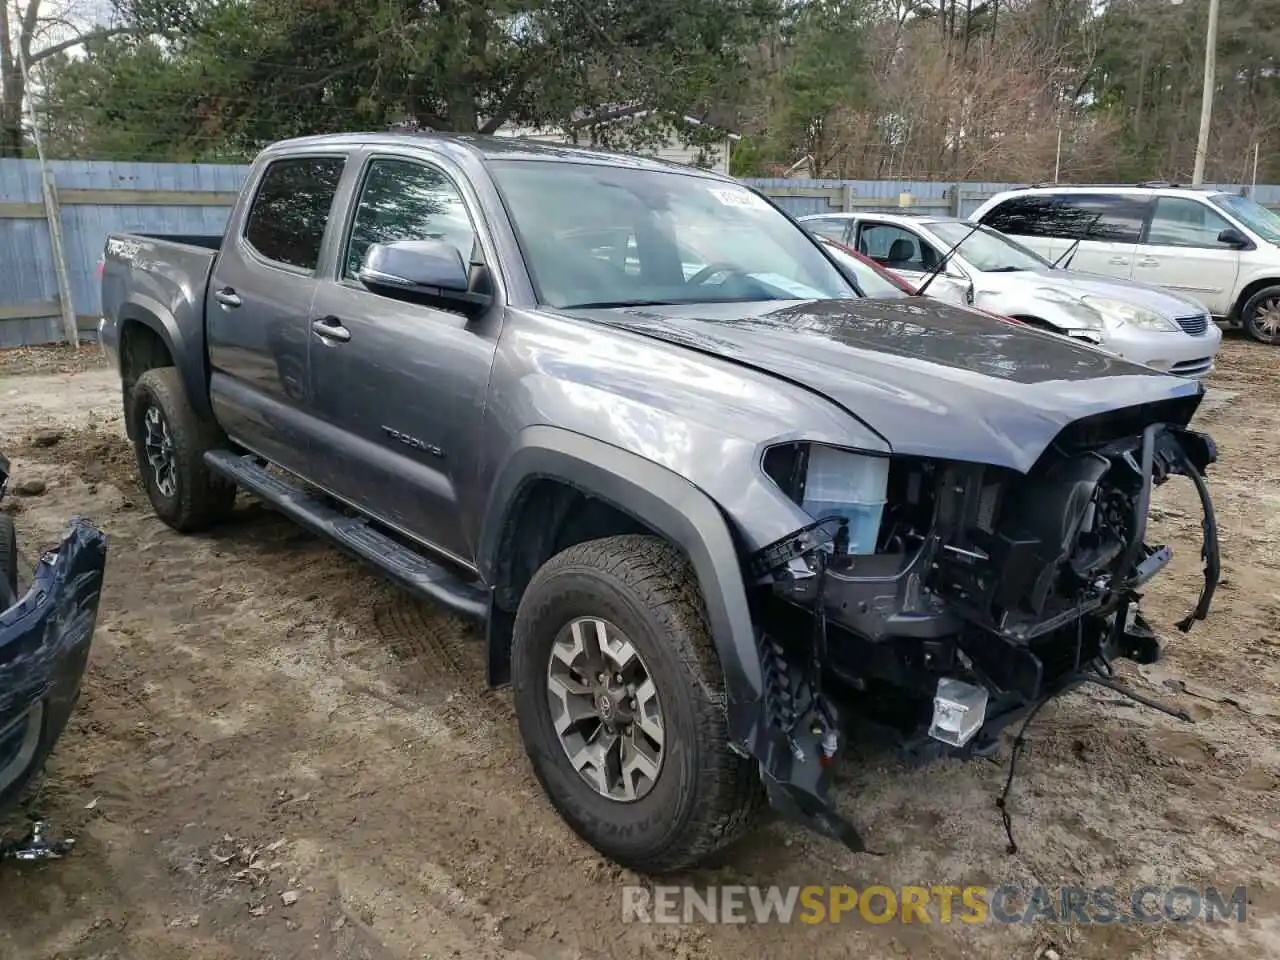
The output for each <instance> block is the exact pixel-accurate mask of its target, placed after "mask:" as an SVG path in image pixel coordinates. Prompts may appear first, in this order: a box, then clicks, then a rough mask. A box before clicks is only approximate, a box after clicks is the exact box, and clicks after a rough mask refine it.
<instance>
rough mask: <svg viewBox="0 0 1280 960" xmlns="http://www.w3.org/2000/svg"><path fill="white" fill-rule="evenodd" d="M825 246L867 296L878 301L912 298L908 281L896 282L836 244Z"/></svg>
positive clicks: (825, 243) (825, 244) (826, 244)
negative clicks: (847, 270)
mask: <svg viewBox="0 0 1280 960" xmlns="http://www.w3.org/2000/svg"><path fill="white" fill-rule="evenodd" d="M823 246H824V247H826V248H827V253H829V254H831V256H833V257H835V259H836V260H837V261H838V262H839V263H841V264H842V265H844V266H845V267H847V268H848V269H849V272H850V273H852V274H853V277H854V279H855V280H857V282H858V287H859V289H861V290H862V292H863V293H864V294H865V295H866V296H868V297H872V298H874V299H877V300H888V299H893V298H897V297H909V296H911V291H910V289H908V287H907V286H906V281H903V280H898V281H895V280H894V279H892V278H891V277H889V276H888V275H886V273H885V272H883V271H881V270H878V269H877V268H875V267H873V266H871V265H870V264H869V263H866V262H864V261H862V260H859V259H858V258H857V257H855V256H854V255H853V254H851V253H849V252H847V251H845V250H842V249H841V248H840V247H839V246H837V245H836V244H834V243H830V242H824V243H823Z"/></svg>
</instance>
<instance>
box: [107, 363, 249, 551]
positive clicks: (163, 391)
mask: <svg viewBox="0 0 1280 960" xmlns="http://www.w3.org/2000/svg"><path fill="white" fill-rule="evenodd" d="M129 424H130V427H131V428H132V431H131V432H132V434H133V450H134V455H135V457H136V459H137V462H138V475H139V476H140V477H141V478H142V483H143V486H145V487H146V489H147V498H148V499H149V500H150V501H151V507H152V509H153V510H155V513H156V516H157V517H159V518H160V519H161V520H163V521H164V522H165V523H167V524H168V525H169V526H171V527H173V529H175V530H178V531H180V532H182V533H190V532H193V531H196V530H201V529H203V528H205V527H207V526H209V525H211V524H213V523H216V522H217V521H219V520H222V519H223V518H225V517H226V516H227V515H228V514H229V513H230V512H231V508H232V505H233V504H234V502H235V498H236V488H235V486H234V484H231V483H229V482H227V481H226V480H225V479H223V478H222V477H220V476H218V475H217V474H215V473H214V472H213V471H212V470H210V469H209V468H208V467H207V466H206V465H205V462H204V455H205V452H206V451H208V450H212V449H214V448H216V447H217V446H218V445H219V443H218V441H219V439H220V435H219V431H218V428H217V427H216V426H215V425H213V424H210V423H208V422H206V421H204V420H202V419H200V418H199V417H198V416H197V415H196V412H195V411H194V410H193V409H191V403H190V401H189V400H187V394H186V391H185V390H184V389H183V387H182V380H181V379H180V377H179V376H178V371H177V369H176V368H175V367H157V368H156V369H154V370H148V371H147V372H146V373H144V374H143V375H142V376H140V377H139V378H138V382H137V383H136V384H134V387H133V393H132V395H131V396H130V397H129Z"/></svg>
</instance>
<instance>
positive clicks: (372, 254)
mask: <svg viewBox="0 0 1280 960" xmlns="http://www.w3.org/2000/svg"><path fill="white" fill-rule="evenodd" d="M356 278H357V279H358V280H359V281H360V282H361V283H362V284H364V285H365V286H366V287H367V288H368V289H369V290H370V291H372V292H373V293H378V294H382V295H383V296H387V297H393V298H395V299H397V300H408V301H422V302H425V303H433V304H436V303H438V304H439V305H441V306H444V307H446V308H452V309H455V310H460V311H461V312H463V313H466V314H468V315H470V314H472V313H476V312H478V311H480V310H482V309H484V307H486V306H488V305H489V303H490V301H491V298H490V297H489V296H488V295H486V294H483V293H472V292H471V289H470V288H471V283H470V270H469V269H468V265H467V262H466V261H465V260H464V259H463V258H462V252H461V251H460V250H458V248H457V247H455V246H453V245H452V244H449V243H443V242H441V241H439V240H396V241H394V242H392V243H375V244H373V245H372V246H370V247H369V249H368V250H367V251H365V255H364V260H363V261H361V263H360V270H359V272H358V273H357V274H356Z"/></svg>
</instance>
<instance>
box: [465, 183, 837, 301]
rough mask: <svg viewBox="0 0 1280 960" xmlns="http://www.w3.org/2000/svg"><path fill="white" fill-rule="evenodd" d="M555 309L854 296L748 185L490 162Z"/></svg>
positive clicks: (541, 288) (542, 291) (542, 295)
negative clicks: (748, 188) (747, 187)
mask: <svg viewBox="0 0 1280 960" xmlns="http://www.w3.org/2000/svg"><path fill="white" fill-rule="evenodd" d="M489 168H490V169H491V170H492V171H493V177H494V180H495V181H496V182H497V184H498V189H499V191H500V192H501V193H502V197H503V201H504V202H505V204H506V207H507V212H508V213H509V214H510V216H511V219H512V222H513V224H514V226H515V230H516V234H517V237H518V239H519V241H520V249H521V252H522V253H523V254H524V258H525V262H526V264H527V265H528V267H529V273H530V275H531V277H532V279H533V284H534V287H535V288H536V290H537V294H538V300H539V301H540V302H541V303H545V304H549V305H550V306H554V307H560V308H569V307H608V306H633V305H636V306H638V305H647V304H673V303H728V302H753V301H762V300H821V299H844V298H848V297H856V296H857V291H855V290H854V289H853V288H852V287H851V286H850V284H849V283H848V282H847V281H846V280H845V279H844V277H843V276H842V275H841V273H840V271H839V270H838V269H837V268H836V266H835V265H834V264H833V263H832V262H831V261H830V260H828V259H827V258H826V257H824V256H823V255H822V251H821V250H819V249H818V247H817V245H816V243H815V242H814V241H813V240H811V239H810V238H809V236H808V235H807V234H806V233H805V232H804V231H803V230H801V229H800V228H799V227H797V226H796V225H795V224H794V223H792V222H791V221H790V220H788V219H787V217H785V216H784V215H783V214H782V213H780V212H779V211H778V210H776V209H774V208H773V207H772V206H770V205H769V204H768V203H767V202H766V201H764V200H762V199H761V198H760V197H758V196H756V194H754V193H752V192H751V191H750V190H747V189H746V188H745V187H741V186H738V185H736V184H732V183H726V182H724V181H720V180H712V179H709V178H705V177H700V176H695V175H691V174H684V173H678V172H675V171H672V172H666V171H654V170H638V169H634V168H629V167H621V166H603V165H596V164H578V163H564V162H558V161H540V160H508V161H490V163H489Z"/></svg>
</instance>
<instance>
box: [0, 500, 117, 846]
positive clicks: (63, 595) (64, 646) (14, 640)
mask: <svg viewBox="0 0 1280 960" xmlns="http://www.w3.org/2000/svg"><path fill="white" fill-rule="evenodd" d="M106 558H107V537H106V535H105V534H104V533H102V531H100V530H98V529H97V528H96V527H95V526H94V525H93V524H91V523H89V522H88V521H85V520H73V521H72V522H71V524H70V527H69V529H68V530H67V532H66V534H65V536H64V537H63V539H62V542H61V543H60V544H59V545H58V547H57V549H56V550H53V551H51V552H49V553H46V554H45V555H44V556H43V557H41V559H40V562H39V564H38V566H37V567H36V570H35V574H34V576H33V578H32V581H31V586H30V588H29V589H28V590H26V591H25V593H24V594H23V595H22V596H21V597H20V598H19V599H18V600H17V602H16V603H14V604H13V605H12V606H9V607H8V609H5V610H3V611H0V813H3V812H7V811H8V810H9V809H11V808H12V807H13V806H14V805H15V804H16V802H17V801H18V799H19V798H20V796H21V795H22V792H23V788H24V787H25V786H26V785H27V783H28V782H29V781H30V779H31V778H32V777H33V776H34V775H35V774H36V773H37V772H38V771H39V769H40V768H41V766H42V765H43V763H44V761H45V759H46V757H47V756H48V754H49V751H50V750H51V749H52V748H53V745H54V743H55V742H56V741H57V739H58V737H59V736H60V735H61V733H62V730H63V728H64V727H65V726H66V723H67V720H68V718H69V717H70V716H71V712H72V710H73V709H74V707H75V703H76V700H77V698H78V696H79V692H80V683H81V679H82V677H83V675H84V670H85V665H86V663H87V661H88V656H89V646H90V643H91V641H92V638H93V631H94V626H95V623H96V621H97V615H98V603H99V599H100V597H101V593H102V580H103V574H104V571H105V569H106ZM29 848H30V845H19V847H18V848H13V849H11V848H10V847H7V846H2V845H0V858H3V857H4V856H15V857H19V858H21V851H22V850H24V849H29ZM30 849H34V848H30Z"/></svg>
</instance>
